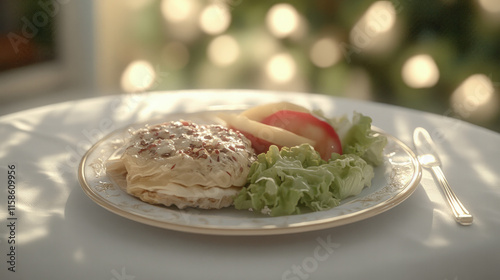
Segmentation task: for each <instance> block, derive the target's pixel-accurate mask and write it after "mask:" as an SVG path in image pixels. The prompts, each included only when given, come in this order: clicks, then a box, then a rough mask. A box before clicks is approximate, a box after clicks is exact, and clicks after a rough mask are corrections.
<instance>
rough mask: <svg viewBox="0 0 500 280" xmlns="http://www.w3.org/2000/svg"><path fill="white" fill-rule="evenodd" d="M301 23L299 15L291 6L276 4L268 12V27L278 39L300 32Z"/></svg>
mask: <svg viewBox="0 0 500 280" xmlns="http://www.w3.org/2000/svg"><path fill="white" fill-rule="evenodd" d="M299 23H300V16H299V13H298V12H297V10H296V9H295V8H294V7H293V6H292V5H290V4H285V3H281V4H276V5H274V6H272V7H271V9H269V11H268V12H267V16H266V24H267V27H268V28H269V31H270V32H271V33H272V34H273V35H274V36H276V37H278V38H285V37H287V36H290V35H292V34H293V33H294V32H296V31H298V30H299Z"/></svg>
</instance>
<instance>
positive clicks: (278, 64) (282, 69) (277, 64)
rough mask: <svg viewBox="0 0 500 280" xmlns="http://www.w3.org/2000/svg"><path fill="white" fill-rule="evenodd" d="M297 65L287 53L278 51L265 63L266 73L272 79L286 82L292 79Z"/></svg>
mask: <svg viewBox="0 0 500 280" xmlns="http://www.w3.org/2000/svg"><path fill="white" fill-rule="evenodd" d="M296 72H297V65H296V63H295V60H294V59H293V57H292V56H291V55H290V54H288V53H279V54H276V55H274V56H273V57H271V59H269V61H268V62H267V64H266V74H267V75H268V76H269V78H271V80H272V81H274V82H277V83H286V82H289V81H290V80H292V79H293V77H294V76H295V74H296Z"/></svg>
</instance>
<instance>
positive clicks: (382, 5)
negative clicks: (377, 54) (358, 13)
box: [349, 1, 396, 51]
mask: <svg viewBox="0 0 500 280" xmlns="http://www.w3.org/2000/svg"><path fill="white" fill-rule="evenodd" d="M395 23H396V9H395V8H394V6H393V4H392V3H391V2H390V1H376V2H374V3H373V4H372V5H371V6H370V7H369V8H368V9H367V10H366V12H365V13H364V14H363V15H362V17H361V18H360V19H359V21H358V22H357V23H356V24H355V25H354V27H353V28H352V29H351V32H350V34H349V36H350V41H351V42H352V44H354V46H356V47H357V48H359V49H361V50H363V51H370V50H380V49H388V47H389V45H390V43H392V41H391V40H390V39H394V38H393V34H391V33H390V31H392V30H393V28H394V25H395Z"/></svg>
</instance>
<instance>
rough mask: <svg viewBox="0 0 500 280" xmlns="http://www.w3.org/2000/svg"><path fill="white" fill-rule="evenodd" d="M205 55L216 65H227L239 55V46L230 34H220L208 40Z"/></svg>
mask: <svg viewBox="0 0 500 280" xmlns="http://www.w3.org/2000/svg"><path fill="white" fill-rule="evenodd" d="M207 55H208V58H209V60H210V61H211V62H212V63H213V64H215V65H218V66H228V65H230V64H232V63H234V62H235V61H236V60H237V59H238V57H239V56H240V47H239V45H238V42H237V41H236V39H234V38H233V37H232V36H230V35H221V36H218V37H216V38H215V39H213V40H212V42H210V45H209V46H208V50H207Z"/></svg>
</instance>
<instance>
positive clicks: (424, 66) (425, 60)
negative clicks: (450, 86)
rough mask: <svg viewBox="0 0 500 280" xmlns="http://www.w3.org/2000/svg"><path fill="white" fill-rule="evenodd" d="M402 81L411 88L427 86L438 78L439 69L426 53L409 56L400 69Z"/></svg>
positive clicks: (430, 85) (433, 83)
mask: <svg viewBox="0 0 500 280" xmlns="http://www.w3.org/2000/svg"><path fill="white" fill-rule="evenodd" d="M401 76H402V78H403V81H404V82H405V83H406V85H408V86H409V87H412V88H429V87H433V86H434V85H436V83H437V82H438V80H439V69H438V67H437V65H436V62H435V61H434V59H432V57H431V56H430V55H428V54H419V55H415V56H412V57H410V58H409V59H408V60H407V61H406V62H405V64H404V65H403V68H402V69H401Z"/></svg>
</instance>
